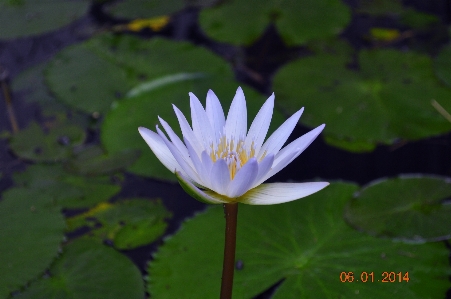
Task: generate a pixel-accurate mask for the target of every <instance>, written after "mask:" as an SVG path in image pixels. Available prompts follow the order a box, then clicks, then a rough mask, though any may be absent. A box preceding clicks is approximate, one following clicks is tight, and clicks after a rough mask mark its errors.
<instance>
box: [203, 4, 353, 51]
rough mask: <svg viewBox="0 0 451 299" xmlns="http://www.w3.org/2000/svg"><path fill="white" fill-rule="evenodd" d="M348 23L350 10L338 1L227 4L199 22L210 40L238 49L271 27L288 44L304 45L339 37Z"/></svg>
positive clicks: (220, 6) (210, 10)
mask: <svg viewBox="0 0 451 299" xmlns="http://www.w3.org/2000/svg"><path fill="white" fill-rule="evenodd" d="M230 20H233V22H231V21H230ZM349 21H350V10H349V8H348V7H347V6H346V5H345V4H344V3H342V2H341V1H337V0H325V1H315V0H308V1H283V2H280V1H276V0H271V1H259V0H252V1H224V2H222V3H221V4H220V5H217V6H214V7H211V8H207V9H203V10H202V11H201V13H200V20H199V22H200V24H201V26H202V27H203V28H204V29H205V30H206V31H207V33H208V34H209V35H210V36H212V37H213V38H215V39H218V40H220V41H224V42H228V43H233V44H236V45H241V44H246V45H248V44H250V43H252V42H253V41H255V40H256V39H257V38H258V37H259V36H260V35H261V34H262V33H263V31H264V30H265V28H266V27H268V25H270V24H275V26H276V27H277V30H278V32H279V33H280V35H281V36H282V37H283V39H284V40H285V42H287V43H288V44H302V43H305V42H307V41H309V40H316V39H323V38H327V37H331V36H334V35H337V34H338V33H340V32H341V30H343V29H344V28H345V27H346V25H347V24H348V22H349Z"/></svg>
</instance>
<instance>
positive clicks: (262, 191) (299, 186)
mask: <svg viewBox="0 0 451 299" xmlns="http://www.w3.org/2000/svg"><path fill="white" fill-rule="evenodd" d="M327 185H329V183H327V182H312V183H273V184H263V185H260V186H258V187H256V188H254V189H251V190H249V191H248V192H247V193H245V194H244V195H243V196H241V197H239V198H238V200H237V201H238V202H241V203H245V204H250V205H273V204H279V203H284V202H289V201H293V200H296V199H299V198H302V197H305V196H308V195H310V194H313V193H315V192H318V191H319V190H321V189H323V188H324V187H326V186H327Z"/></svg>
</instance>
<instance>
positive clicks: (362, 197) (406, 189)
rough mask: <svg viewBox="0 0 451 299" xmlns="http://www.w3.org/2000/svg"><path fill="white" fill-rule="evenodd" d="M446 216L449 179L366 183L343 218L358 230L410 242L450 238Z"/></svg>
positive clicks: (450, 192) (405, 178)
mask: <svg viewBox="0 0 451 299" xmlns="http://www.w3.org/2000/svg"><path fill="white" fill-rule="evenodd" d="M449 215H451V179H444V178H438V177H427V176H402V177H399V178H395V179H384V180H378V181H376V182H374V183H370V184H369V185H368V186H367V187H365V188H363V189H362V190H361V191H360V192H359V193H358V194H357V195H356V197H355V198H354V199H353V200H352V201H351V202H350V203H349V205H348V206H347V208H346V214H345V216H346V219H347V221H349V223H350V224H351V225H352V226H354V227H356V228H357V229H359V230H362V231H365V232H367V233H369V234H372V235H376V236H382V237H388V238H393V239H402V240H406V241H411V242H426V241H439V240H447V239H449V238H451V218H450V217H449ZM400 219H402V221H400Z"/></svg>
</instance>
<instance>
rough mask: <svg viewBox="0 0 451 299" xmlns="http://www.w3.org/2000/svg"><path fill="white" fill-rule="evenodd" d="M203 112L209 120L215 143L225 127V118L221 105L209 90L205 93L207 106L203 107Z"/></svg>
mask: <svg viewBox="0 0 451 299" xmlns="http://www.w3.org/2000/svg"><path fill="white" fill-rule="evenodd" d="M205 111H206V112H207V117H208V119H209V120H210V124H211V127H212V129H213V133H214V137H215V142H217V140H218V139H219V138H220V137H221V135H222V132H223V129H224V126H225V117H224V111H223V110H222V106H221V103H220V102H219V99H218V97H217V96H216V95H215V93H214V92H213V91H212V90H211V89H210V90H209V91H208V93H207V104H206V105H205Z"/></svg>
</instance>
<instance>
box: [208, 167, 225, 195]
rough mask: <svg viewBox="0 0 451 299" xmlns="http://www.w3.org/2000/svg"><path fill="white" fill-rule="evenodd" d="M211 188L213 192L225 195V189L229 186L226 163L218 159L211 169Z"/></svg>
mask: <svg viewBox="0 0 451 299" xmlns="http://www.w3.org/2000/svg"><path fill="white" fill-rule="evenodd" d="M210 173H211V187H212V190H213V191H216V192H217V193H219V194H222V195H226V191H227V187H228V186H229V184H230V172H229V168H228V167H227V163H226V161H225V160H223V159H219V160H218V161H216V162H215V163H214V164H213V167H212V168H211V172H210Z"/></svg>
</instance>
